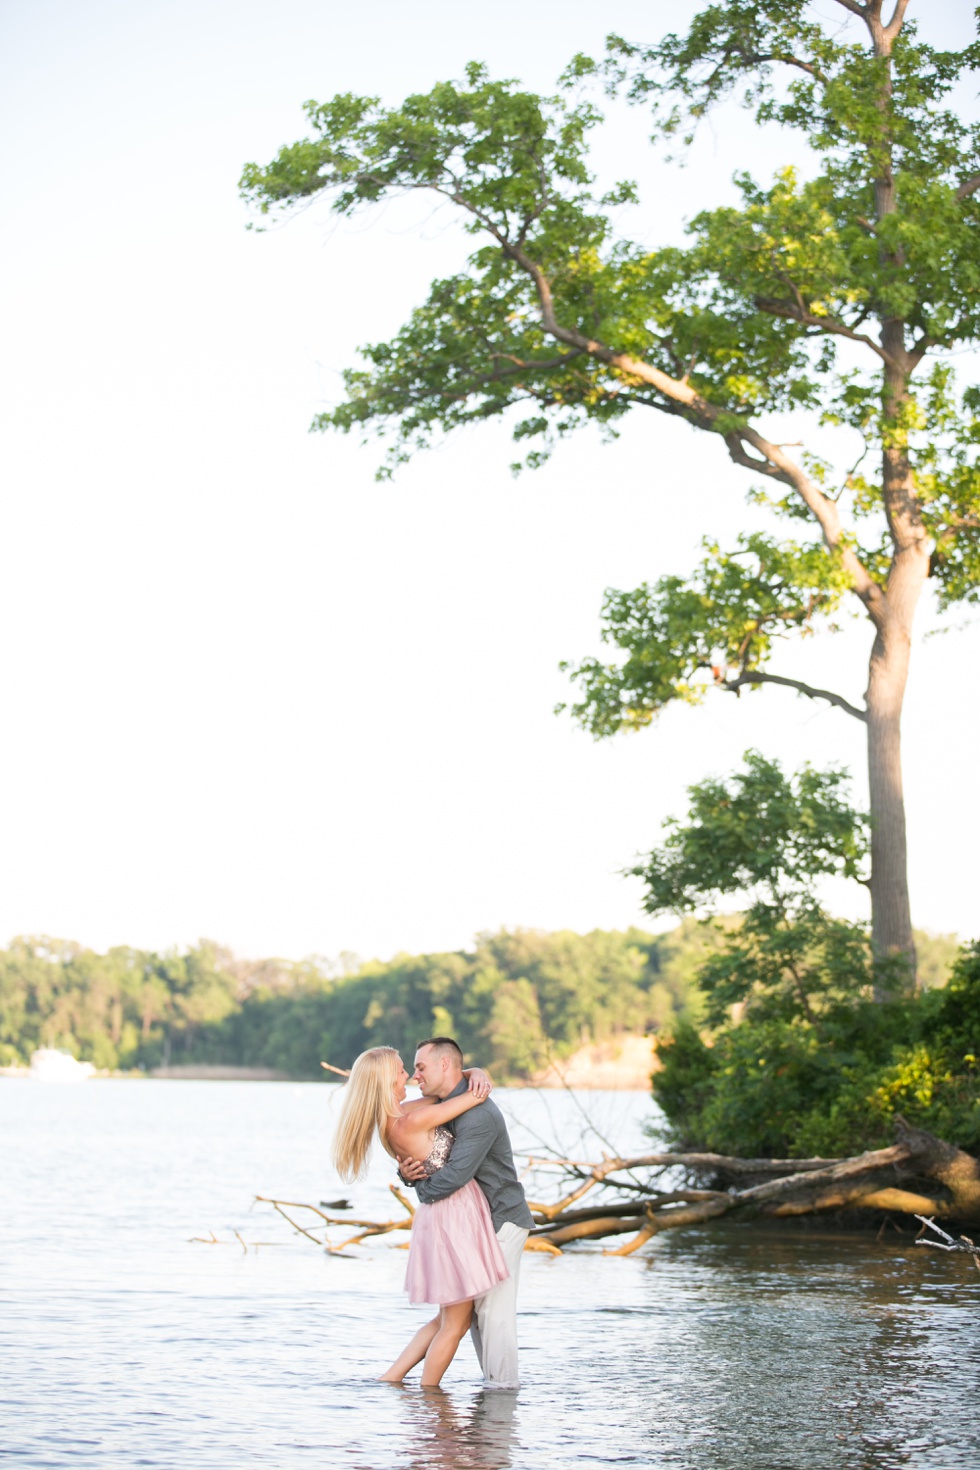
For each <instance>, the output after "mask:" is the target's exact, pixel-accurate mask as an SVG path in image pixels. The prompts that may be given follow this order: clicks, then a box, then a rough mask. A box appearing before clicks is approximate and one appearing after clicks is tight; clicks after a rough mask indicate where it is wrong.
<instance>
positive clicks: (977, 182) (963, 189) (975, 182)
mask: <svg viewBox="0 0 980 1470" xmlns="http://www.w3.org/2000/svg"><path fill="white" fill-rule="evenodd" d="M978 189H980V174H974V175H973V177H972V178H971V179H967V181H966V183H965V184H961V185H960V187H959V188H958V189H957V191H956V200H957V203H959V204H962V202H963V200H964V199H969V197H970V195H971V194H975V193H976V191H977V190H978Z"/></svg>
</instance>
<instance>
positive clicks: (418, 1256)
mask: <svg viewBox="0 0 980 1470" xmlns="http://www.w3.org/2000/svg"><path fill="white" fill-rule="evenodd" d="M409 1080H412V1081H414V1082H415V1083H417V1084H418V1086H419V1087H420V1088H421V1091H422V1096H421V1098H419V1099H418V1100H417V1101H412V1102H406V1101H405V1089H406V1086H407V1084H408V1082H409ZM492 1085H493V1084H492V1082H491V1081H490V1078H489V1077H488V1076H487V1074H486V1072H484V1071H482V1069H480V1068H479V1067H474V1068H471V1069H469V1070H464V1068H463V1054H462V1052H461V1051H460V1049H459V1047H458V1045H457V1044H456V1042H455V1041H453V1040H452V1039H451V1038H450V1037H448V1036H433V1037H430V1038H429V1040H427V1041H423V1042H420V1043H419V1046H418V1049H417V1051H416V1053H415V1073H414V1076H413V1077H412V1078H411V1079H410V1078H409V1075H408V1073H407V1072H406V1070H405V1068H404V1066H403V1064H402V1059H401V1057H400V1056H399V1054H398V1052H397V1051H395V1049H394V1048H393V1047H390V1046H379V1047H374V1048H372V1050H371V1051H366V1052H363V1053H362V1054H361V1055H360V1056H359V1057H358V1059H357V1061H356V1062H355V1063H354V1066H353V1067H352V1069H351V1074H350V1080H349V1081H348V1083H347V1085H346V1087H345V1088H344V1101H343V1105H342V1108H341V1113H340V1121H339V1123H338V1126H337V1133H336V1137H335V1139H334V1163H335V1164H336V1166H337V1170H338V1173H339V1174H340V1175H341V1177H342V1178H344V1179H347V1180H352V1179H356V1178H358V1177H360V1176H361V1175H362V1174H363V1173H364V1170H365V1169H366V1167H367V1159H368V1154H369V1153H370V1149H371V1144H372V1142H373V1140H374V1135H375V1133H377V1136H378V1138H379V1139H380V1140H381V1143H382V1146H383V1147H384V1148H385V1149H386V1150H387V1152H388V1153H389V1154H391V1156H392V1158H395V1159H397V1160H398V1165H399V1171H400V1173H401V1177H402V1179H403V1180H404V1182H405V1183H406V1184H411V1185H413V1186H414V1187H415V1189H416V1190H417V1192H418V1197H419V1206H418V1209H417V1211H416V1213H415V1218H414V1220H413V1222H412V1236H411V1244H410V1246H409V1252H408V1269H407V1272H406V1276H405V1289H406V1291H407V1292H408V1295H409V1300H410V1301H411V1302H412V1304H413V1306H417V1305H419V1304H420V1303H423V1302H426V1303H429V1304H431V1305H434V1306H437V1307H438V1308H439V1312H438V1315H437V1316H435V1317H433V1318H432V1319H431V1320H430V1321H429V1322H427V1323H426V1324H425V1326H424V1327H420V1328H419V1330H418V1332H416V1334H415V1336H414V1337H413V1338H412V1340H411V1342H410V1343H409V1344H408V1346H407V1347H406V1348H405V1350H404V1352H403V1353H401V1354H400V1356H399V1357H398V1358H397V1359H396V1360H395V1362H394V1363H393V1364H392V1366H391V1367H390V1368H389V1369H388V1371H387V1372H386V1373H385V1374H383V1375H382V1377H383V1379H384V1381H386V1382H388V1383H401V1381H402V1379H403V1378H404V1377H405V1374H406V1373H407V1372H408V1371H409V1369H411V1368H414V1367H415V1365H416V1363H422V1365H423V1366H422V1387H423V1388H436V1387H438V1385H439V1383H440V1381H441V1379H442V1375H443V1374H444V1373H445V1371H446V1369H447V1368H448V1367H449V1364H450V1363H451V1362H452V1360H453V1357H454V1356H455V1353H456V1349H457V1348H458V1347H459V1344H460V1342H461V1341H462V1339H463V1337H464V1336H465V1334H466V1332H467V1329H469V1331H470V1333H471V1335H472V1338H473V1345H474V1347H475V1348H476V1355H477V1358H478V1359H479V1362H480V1367H481V1369H482V1370H483V1377H484V1386H485V1387H486V1388H504V1389H515V1388H517V1386H518V1374H517V1277H518V1272H519V1270H520V1264H521V1253H522V1252H523V1250H524V1242H525V1241H526V1240H527V1236H528V1231H529V1230H530V1229H531V1226H532V1225H533V1224H534V1221H533V1219H532V1217H531V1212H530V1210H529V1209H528V1207H527V1201H526V1200H525V1198H524V1190H523V1188H522V1187H521V1184H520V1182H519V1181H518V1178H517V1174H516V1171H515V1169H514V1158H513V1154H512V1152H511V1146H510V1139H509V1137H508V1135H507V1127H506V1124H505V1123H504V1119H503V1115H502V1114H501V1112H500V1109H499V1108H498V1107H497V1105H496V1103H494V1102H491V1101H490V1098H489V1093H490V1090H491V1087H492Z"/></svg>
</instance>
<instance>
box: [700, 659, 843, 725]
mask: <svg viewBox="0 0 980 1470" xmlns="http://www.w3.org/2000/svg"><path fill="white" fill-rule="evenodd" d="M743 684H779V685H781V686H782V687H783V688H785V689H795V690H796V691H797V693H798V694H805V695H806V697H807V699H826V700H827V702H828V704H835V705H836V706H837V708H838V709H842V710H843V711H844V712H845V714H849V715H853V717H854V719H856V720H862V721H863V722H864V724H867V723H868V714H867V710H863V709H858V707H857V705H854V704H851V702H850V700H847V699H845V698H844V696H843V695H842V694H834V693H833V691H832V690H830V689H814V688H813V686H812V685H810V684H804V683H803V680H802V679H787V678H784V676H783V675H782V674H765V673H762V672H761V671H760V670H758V669H752V670H750V671H749V672H748V673H745V674H739V676H738V678H737V679H720V680H719V681H718V687H719V688H720V689H729V690H731V691H732V693H733V694H737V693H738V691H739V690H740V689H741V688H742V686H743Z"/></svg>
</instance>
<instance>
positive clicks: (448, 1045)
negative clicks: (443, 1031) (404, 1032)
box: [415, 1036, 463, 1070]
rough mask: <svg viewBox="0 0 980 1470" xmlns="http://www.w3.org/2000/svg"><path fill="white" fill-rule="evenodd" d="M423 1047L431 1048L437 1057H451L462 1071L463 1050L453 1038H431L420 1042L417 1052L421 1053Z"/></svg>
mask: <svg viewBox="0 0 980 1470" xmlns="http://www.w3.org/2000/svg"><path fill="white" fill-rule="evenodd" d="M423 1046H431V1047H432V1050H433V1051H434V1052H435V1054H436V1056H439V1057H450V1058H451V1059H452V1060H453V1061H454V1062H455V1063H456V1065H457V1066H458V1067H459V1068H460V1070H462V1066H463V1049H462V1047H461V1046H460V1044H459V1042H458V1041H454V1040H453V1038H452V1037H451V1036H429V1037H427V1038H426V1040H425V1041H420V1042H419V1044H418V1046H417V1047H416V1048H415V1050H416V1051H421V1050H422V1048H423Z"/></svg>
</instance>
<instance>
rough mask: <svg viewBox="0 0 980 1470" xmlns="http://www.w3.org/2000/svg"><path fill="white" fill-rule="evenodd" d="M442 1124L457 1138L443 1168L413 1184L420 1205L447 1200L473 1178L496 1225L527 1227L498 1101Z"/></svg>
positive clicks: (529, 1222)
mask: <svg viewBox="0 0 980 1470" xmlns="http://www.w3.org/2000/svg"><path fill="white" fill-rule="evenodd" d="M468 1085H469V1084H468V1083H467V1082H466V1080H465V1079H464V1080H463V1081H462V1082H460V1083H459V1085H458V1086H457V1087H454V1088H453V1090H452V1092H451V1093H449V1096H450V1097H458V1095H459V1094H460V1093H461V1092H465V1091H466V1089H467V1087H468ZM446 1127H447V1128H450V1129H452V1131H453V1133H454V1134H455V1138H456V1141H455V1143H454V1144H453V1151H452V1153H451V1154H450V1155H449V1162H448V1163H447V1164H446V1165H445V1167H444V1168H442V1169H439V1170H437V1172H436V1173H435V1174H433V1176H432V1178H431V1179H420V1180H419V1181H418V1183H417V1184H416V1185H415V1188H416V1190H417V1191H418V1196H419V1199H420V1200H421V1201H422V1202H423V1204H427V1205H431V1204H433V1203H434V1202H435V1201H436V1200H437V1199H445V1198H446V1196H447V1195H450V1194H455V1193H456V1190H457V1189H462V1187H463V1185H464V1184H468V1183H469V1182H470V1180H471V1179H475V1180H476V1182H477V1184H478V1185H479V1186H480V1188H481V1189H482V1190H483V1193H484V1194H485V1195H486V1197H487V1203H488V1204H489V1206H490V1215H491V1218H492V1219H493V1228H494V1230H499V1229H500V1227H501V1225H505V1224H507V1223H508V1222H510V1223H511V1224H512V1225H519V1226H520V1227H521V1229H522V1230H530V1229H531V1227H532V1226H533V1224H534V1219H533V1217H532V1215H531V1211H530V1210H529V1209H528V1207H527V1200H526V1199H525V1198H524V1188H523V1186H522V1185H521V1183H520V1181H519V1179H518V1177H517V1170H516V1169H515V1168H514V1155H513V1153H512V1151H511V1146H510V1137H509V1136H508V1133H507V1124H506V1123H505V1122H504V1115H503V1113H502V1112H501V1111H500V1109H499V1108H498V1107H497V1104H496V1103H495V1102H494V1101H493V1100H492V1099H491V1098H487V1100H486V1102H483V1103H481V1104H480V1106H479V1107H478V1108H471V1109H470V1111H469V1112H468V1113H462V1114H460V1116H459V1117H458V1118H454V1119H453V1121H452V1122H451V1123H447V1124H446Z"/></svg>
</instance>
